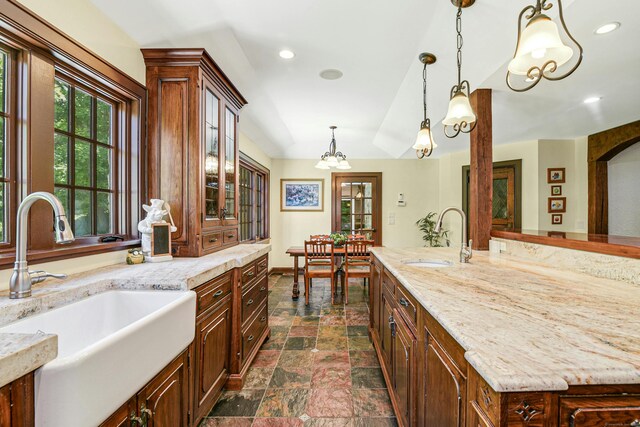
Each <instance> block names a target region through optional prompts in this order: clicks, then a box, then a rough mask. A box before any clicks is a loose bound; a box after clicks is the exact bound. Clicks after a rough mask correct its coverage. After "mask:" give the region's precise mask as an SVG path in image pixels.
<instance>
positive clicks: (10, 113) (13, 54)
mask: <svg viewBox="0 0 640 427" xmlns="http://www.w3.org/2000/svg"><path fill="white" fill-rule="evenodd" d="M0 48H1V49H2V50H3V51H4V52H5V53H6V54H7V58H8V62H9V63H8V65H6V71H7V73H8V75H7V77H6V78H7V80H6V85H5V102H6V103H5V111H4V112H2V113H0V115H1V116H2V117H4V119H5V129H4V132H5V135H4V176H3V178H0V180H1V181H2V182H3V184H4V185H5V196H4V203H5V206H4V212H2V213H0V215H4V216H5V218H4V230H3V232H4V233H5V239H4V241H0V251H2V250H3V249H7V248H13V247H14V240H15V238H14V236H15V234H16V232H15V217H16V210H17V205H16V179H15V174H16V126H15V123H16V115H17V114H18V111H17V108H16V107H17V103H16V96H15V92H16V89H17V84H18V78H17V74H18V73H17V63H18V61H17V57H18V52H17V51H16V50H15V49H14V48H13V47H12V46H10V45H8V44H5V43H1V42H0Z"/></svg>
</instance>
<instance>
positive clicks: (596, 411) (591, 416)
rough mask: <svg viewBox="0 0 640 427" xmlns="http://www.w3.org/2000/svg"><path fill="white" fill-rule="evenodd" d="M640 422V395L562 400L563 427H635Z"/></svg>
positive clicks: (582, 397) (562, 398)
mask: <svg viewBox="0 0 640 427" xmlns="http://www.w3.org/2000/svg"><path fill="white" fill-rule="evenodd" d="M637 420H640V395H625V396H571V397H561V398H560V426H561V427H569V426H571V427H574V426H575V427H600V426H633V425H634V424H633V423H634V421H636V423H637Z"/></svg>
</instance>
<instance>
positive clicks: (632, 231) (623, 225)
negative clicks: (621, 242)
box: [608, 143, 640, 236]
mask: <svg viewBox="0 0 640 427" xmlns="http://www.w3.org/2000/svg"><path fill="white" fill-rule="evenodd" d="M608 169H609V170H608V177H609V234H615V235H618V236H640V143H637V144H635V145H632V146H631V147H629V148H627V149H626V150H624V151H623V152H622V153H620V154H618V155H617V156H615V157H614V158H613V159H611V160H609V164H608Z"/></svg>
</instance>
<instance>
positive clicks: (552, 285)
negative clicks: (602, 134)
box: [372, 248, 640, 392]
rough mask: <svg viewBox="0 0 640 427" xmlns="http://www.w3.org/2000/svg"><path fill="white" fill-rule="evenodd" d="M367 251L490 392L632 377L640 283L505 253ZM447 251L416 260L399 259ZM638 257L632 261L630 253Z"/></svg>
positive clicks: (636, 366) (638, 367)
mask: <svg viewBox="0 0 640 427" xmlns="http://www.w3.org/2000/svg"><path fill="white" fill-rule="evenodd" d="M372 252H373V253H374V254H375V255H376V257H377V258H378V259H379V260H380V261H381V262H382V263H383V264H384V266H385V267H386V268H387V269H388V270H389V271H390V272H391V273H392V274H393V275H394V276H395V277H396V278H397V279H398V280H399V281H400V282H401V283H402V284H403V285H404V286H405V287H406V288H407V290H408V291H409V292H410V293H411V294H412V295H413V296H414V297H415V298H416V299H417V300H418V302H419V303H420V304H422V306H423V307H424V308H425V309H426V310H427V311H428V312H429V313H430V314H431V315H432V316H433V317H434V318H435V319H436V320H437V321H438V322H439V323H440V324H441V325H442V326H443V327H444V328H445V329H446V330H447V331H448V332H449V334H450V335H451V336H452V337H453V338H454V339H455V340H456V341H457V342H458V343H459V344H460V345H461V346H462V347H463V348H464V349H465V350H466V352H465V358H466V359H467V361H468V362H469V363H470V364H471V365H472V366H473V367H474V368H475V369H476V370H477V371H478V373H479V374H480V375H482V377H483V378H484V379H485V380H486V381H487V383H489V385H491V387H492V388H493V389H494V390H496V391H497V392H514V391H553V390H566V389H567V388H568V386H570V385H595V384H640V287H639V286H637V285H633V284H629V283H625V282H619V281H614V280H609V279H601V278H595V277H592V276H589V275H586V274H582V273H577V272H572V271H568V270H566V269H564V270H563V269H556V268H553V267H550V266H545V265H543V264H540V263H536V262H535V261H527V260H522V259H518V258H514V257H511V256H508V255H505V254H500V255H495V254H494V255H489V253H487V252H484V253H478V252H476V253H474V255H473V258H472V259H471V261H470V263H469V264H461V263H460V262H459V255H458V254H459V249H453V248H415V249H390V248H374V249H372ZM417 259H427V260H429V259H430V260H448V261H451V262H453V266H451V267H444V268H419V267H412V266H409V265H405V264H403V261H406V260H417ZM638 262H640V261H638Z"/></svg>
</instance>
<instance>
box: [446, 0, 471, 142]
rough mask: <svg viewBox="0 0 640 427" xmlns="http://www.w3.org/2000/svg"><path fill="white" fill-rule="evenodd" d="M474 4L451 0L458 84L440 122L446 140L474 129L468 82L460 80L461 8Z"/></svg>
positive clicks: (461, 0) (452, 89)
mask: <svg viewBox="0 0 640 427" xmlns="http://www.w3.org/2000/svg"><path fill="white" fill-rule="evenodd" d="M474 2H475V0H451V3H453V5H454V6H457V7H458V13H457V14H456V32H457V34H458V38H457V47H458V55H457V65H458V84H456V85H454V86H453V87H452V88H451V99H450V101H449V110H448V111H447V117H445V118H444V120H442V124H443V125H444V134H445V135H446V136H447V138H455V137H456V136H458V135H459V134H460V132H462V133H469V132H471V131H472V130H473V129H475V127H476V114H475V113H474V112H473V108H472V107H471V103H470V102H469V93H470V90H469V82H468V81H467V80H462V45H463V39H462V8H463V7H469V6H471V5H473V3H474Z"/></svg>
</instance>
